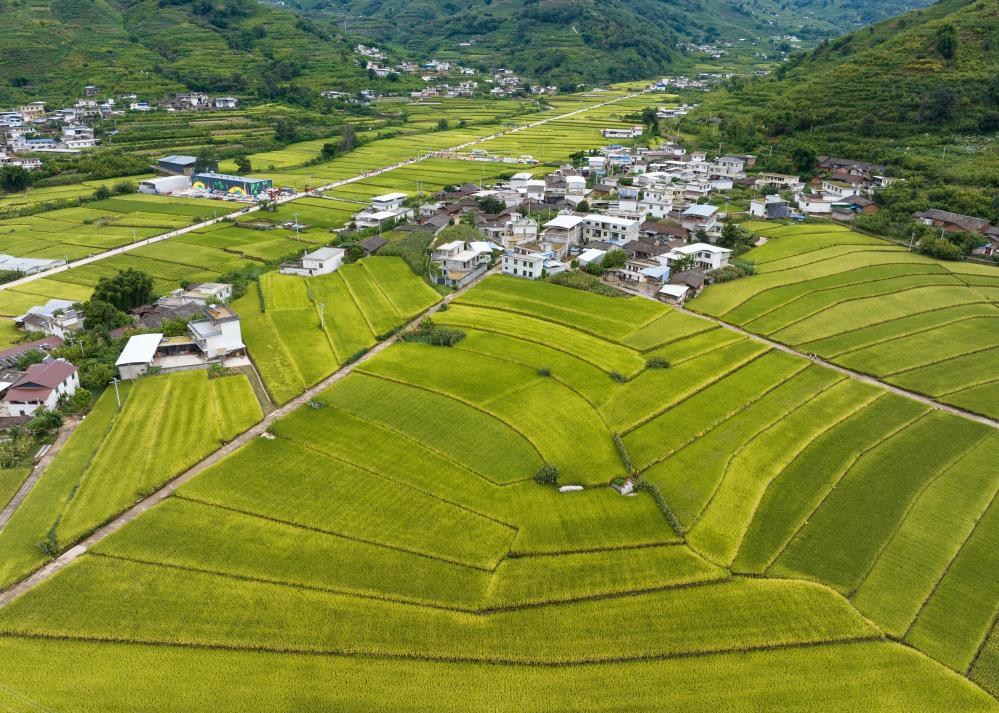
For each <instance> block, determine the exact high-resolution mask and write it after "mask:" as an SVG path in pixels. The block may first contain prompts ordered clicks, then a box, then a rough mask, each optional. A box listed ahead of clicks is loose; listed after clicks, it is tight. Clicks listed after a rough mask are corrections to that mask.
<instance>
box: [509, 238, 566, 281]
mask: <svg viewBox="0 0 999 713" xmlns="http://www.w3.org/2000/svg"><path fill="white" fill-rule="evenodd" d="M502 264H503V267H502V270H503V273H504V274H506V275H513V276H514V277H523V278H527V279H528V280H537V279H540V278H542V277H545V276H546V275H555V274H558V273H560V272H564V271H565V269H566V267H565V265H564V264H563V263H561V262H559V261H558V260H557V259H556V256H555V254H554V253H553V252H552V251H550V250H546V249H545V248H544V247H543V246H541V245H538V244H537V243H526V244H524V245H518V246H517V247H515V248H513V249H511V250H508V251H507V252H506V254H504V255H503V262H502Z"/></svg>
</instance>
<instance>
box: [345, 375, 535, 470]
mask: <svg viewBox="0 0 999 713" xmlns="http://www.w3.org/2000/svg"><path fill="white" fill-rule="evenodd" d="M361 373H362V374H364V375H366V376H370V377H373V378H375V379H381V380H382V381H387V382H389V383H392V384H399V385H401V386H410V387H412V388H414V389H420V390H421V391H426V392H427V393H429V394H434V395H436V396H442V397H444V398H447V399H451V400H452V401H457V402H458V403H460V404H464V405H465V406H468V407H469V408H473V409H475V410H476V411H479V412H480V413H483V414H485V415H486V416H489V417H491V418H495V419H496V420H497V421H500V422H501V423H503V424H505V425H506V426H507V427H508V428H509V429H510V430H512V431H514V432H516V433H518V434H519V435H520V437H521V438H523V439H524V440H525V441H527V442H528V443H529V444H530V445H531V448H533V449H534V451H535V452H536V453H537V454H538V457H539V458H540V459H541V462H542V463H546V462H547V461H546V460H545V456H544V454H543V453H542V452H541V450H540V449H539V448H538V446H537V444H536V443H535V442H534V441H533V440H532V439H530V438H528V437H527V434H525V433H524V432H523V431H521V430H520V429H519V428H517V427H516V426H514V425H513V424H512V423H510V422H508V421H507V420H506V419H503V418H500V417H499V416H497V415H496V414H494V413H492V412H491V411H488V410H486V409H484V408H483V407H481V406H478V405H477V404H474V403H472V402H471V401H468V400H466V399H463V398H459V397H457V396H454V395H453V394H448V393H445V392H443V391H437V390H436V389H432V388H430V387H429V386H423V385H421V384H414V383H412V382H409V381H404V380H403V379H395V378H392V377H390V376H385V375H384V374H375V373H373V372H370V371H363V370H362V371H361Z"/></svg>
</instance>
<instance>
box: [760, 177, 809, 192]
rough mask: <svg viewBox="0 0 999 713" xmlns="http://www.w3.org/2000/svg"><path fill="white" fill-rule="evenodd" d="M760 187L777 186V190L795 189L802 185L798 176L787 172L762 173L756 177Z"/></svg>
mask: <svg viewBox="0 0 999 713" xmlns="http://www.w3.org/2000/svg"><path fill="white" fill-rule="evenodd" d="M756 186H757V187H758V188H776V189H777V190H795V189H797V188H798V187H800V186H801V179H800V178H799V177H798V176H789V175H787V174H785V173H761V174H759V175H758V176H757V177H756Z"/></svg>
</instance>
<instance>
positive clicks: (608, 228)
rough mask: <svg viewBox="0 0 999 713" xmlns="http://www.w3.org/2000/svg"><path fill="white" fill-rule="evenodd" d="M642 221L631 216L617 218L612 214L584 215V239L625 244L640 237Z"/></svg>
mask: <svg viewBox="0 0 999 713" xmlns="http://www.w3.org/2000/svg"><path fill="white" fill-rule="evenodd" d="M639 225H641V223H640V222H639V221H637V220H633V219H631V218H616V217H614V216H610V215H598V214H596V213H590V214H588V215H585V216H583V223H582V226H583V234H582V238H583V240H584V241H586V242H589V241H591V240H602V241H606V242H609V243H614V244H616V245H624V244H626V243H629V242H631V241H632V240H637V239H638V227H639Z"/></svg>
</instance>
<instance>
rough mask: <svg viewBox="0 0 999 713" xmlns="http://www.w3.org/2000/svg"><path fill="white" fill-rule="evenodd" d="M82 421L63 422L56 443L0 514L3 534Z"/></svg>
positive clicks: (78, 419) (40, 459)
mask: <svg viewBox="0 0 999 713" xmlns="http://www.w3.org/2000/svg"><path fill="white" fill-rule="evenodd" d="M82 420H83V419H80V418H77V417H75V416H74V417H72V418H67V419H66V420H65V421H64V422H63V424H62V426H61V427H60V428H59V433H58V434H56V439H55V441H54V442H53V443H52V447H51V448H49V449H48V451H47V452H46V453H45V455H43V456H42V457H41V458H39V460H38V462H37V463H36V464H35V467H34V469H33V470H32V471H31V474H30V475H29V476H28V478H27V480H25V481H24V482H23V483H22V484H21V487H20V488H18V490H17V492H16V493H14V497H13V498H11V499H10V502H9V503H7V505H6V507H4V509H3V511H2V512H0V532H3V529H4V527H6V526H7V523H8V522H10V519H11V518H12V517H13V516H14V511H15V510H17V509H18V508H19V507H20V506H21V503H23V502H24V499H25V498H26V497H28V493H30V492H31V489H32V488H33V487H35V483H37V482H38V479H39V478H41V477H42V472H43V471H44V470H45V469H46V468H48V466H49V463H51V462H52V459H53V458H55V457H56V454H57V453H58V452H59V451H60V450H61V449H62V447H63V446H64V445H65V444H66V441H67V440H69V437H70V436H71V435H72V434H73V431H75V430H76V427H77V426H79V425H80V421H82Z"/></svg>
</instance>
